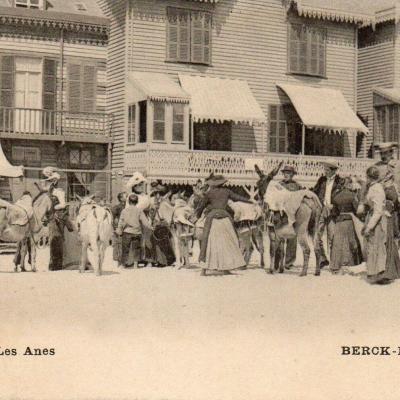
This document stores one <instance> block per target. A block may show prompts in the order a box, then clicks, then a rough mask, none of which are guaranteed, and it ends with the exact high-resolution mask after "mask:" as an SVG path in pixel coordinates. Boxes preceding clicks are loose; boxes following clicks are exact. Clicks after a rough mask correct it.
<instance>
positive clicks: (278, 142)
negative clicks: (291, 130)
mask: <svg viewBox="0 0 400 400" xmlns="http://www.w3.org/2000/svg"><path fill="white" fill-rule="evenodd" d="M287 138H288V129H287V121H286V116H285V112H284V108H283V107H282V106H280V105H271V106H270V107H269V151H270V152H271V153H286V152H287Z"/></svg>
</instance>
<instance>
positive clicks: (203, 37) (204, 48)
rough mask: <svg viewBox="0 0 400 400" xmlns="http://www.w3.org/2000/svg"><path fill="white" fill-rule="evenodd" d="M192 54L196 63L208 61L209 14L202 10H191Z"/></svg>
mask: <svg viewBox="0 0 400 400" xmlns="http://www.w3.org/2000/svg"><path fill="white" fill-rule="evenodd" d="M191 27H192V56H191V61H193V62H196V63H205V64H209V63H210V53H211V52H210V46H211V15H210V14H208V13H204V12H200V11H199V12H192V16H191Z"/></svg>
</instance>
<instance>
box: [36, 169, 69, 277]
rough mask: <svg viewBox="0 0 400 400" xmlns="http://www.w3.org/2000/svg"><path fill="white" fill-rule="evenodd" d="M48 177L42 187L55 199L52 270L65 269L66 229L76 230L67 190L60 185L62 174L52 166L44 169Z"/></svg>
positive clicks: (52, 229) (51, 220)
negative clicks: (69, 214) (67, 199)
mask: <svg viewBox="0 0 400 400" xmlns="http://www.w3.org/2000/svg"><path fill="white" fill-rule="evenodd" d="M43 175H45V176H46V178H45V179H44V180H43V181H42V185H41V186H42V189H43V190H47V191H48V192H49V195H50V196H51V198H52V200H53V208H54V210H53V212H52V213H51V215H50V216H49V242H50V243H49V244H50V262H49V270H50V271H59V270H61V269H63V261H64V229H65V228H67V229H68V230H69V231H70V232H72V231H73V230H74V227H73V225H72V223H71V221H70V220H69V218H68V210H67V208H66V204H65V192H64V190H63V189H61V188H59V187H58V182H59V180H60V179H61V177H60V175H59V174H58V173H57V172H55V170H54V169H53V168H51V167H46V168H45V169H44V170H43Z"/></svg>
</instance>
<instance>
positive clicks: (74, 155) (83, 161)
mask: <svg viewBox="0 0 400 400" xmlns="http://www.w3.org/2000/svg"><path fill="white" fill-rule="evenodd" d="M69 163H70V165H71V166H72V167H79V166H83V167H85V166H86V167H87V166H90V165H91V164H92V152H91V151H90V150H84V149H71V150H70V151H69Z"/></svg>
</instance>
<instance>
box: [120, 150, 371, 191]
mask: <svg viewBox="0 0 400 400" xmlns="http://www.w3.org/2000/svg"><path fill="white" fill-rule="evenodd" d="M329 159H331V157H319V156H300V155H292V154H277V153H267V154H263V153H238V152H214V151H169V150H151V149H148V150H142V151H133V152H129V153H126V155H125V165H126V171H125V172H126V173H127V174H132V173H133V172H135V171H142V172H144V173H146V174H147V176H149V177H151V178H157V179H165V180H166V181H169V182H176V183H180V182H181V183H191V182H194V181H195V180H196V179H198V178H204V177H206V176H208V175H209V174H210V173H211V172H214V173H215V174H223V175H225V176H226V177H227V178H228V179H229V180H230V181H231V182H232V183H235V184H246V183H248V184H251V183H254V182H255V181H256V180H257V175H256V173H255V171H254V164H257V165H258V166H259V167H260V168H261V169H262V170H264V171H266V172H269V171H271V170H272V169H273V168H274V167H275V166H277V165H278V164H279V163H280V162H281V161H283V162H284V163H285V165H292V166H294V167H295V168H296V171H297V176H296V179H297V180H298V181H300V182H303V183H304V184H310V183H313V182H315V181H316V180H317V179H318V177H319V176H321V174H322V173H323V165H322V164H321V161H324V160H329ZM336 160H337V161H338V162H339V168H340V174H341V175H343V176H348V175H353V176H357V177H365V171H366V169H367V168H368V167H369V166H370V165H371V164H373V163H374V160H371V159H360V158H337V159H336Z"/></svg>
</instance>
